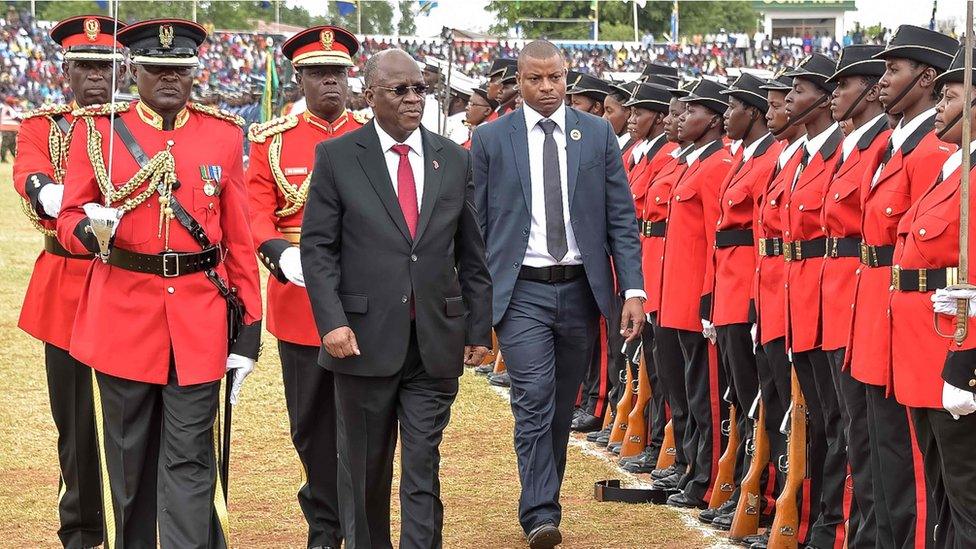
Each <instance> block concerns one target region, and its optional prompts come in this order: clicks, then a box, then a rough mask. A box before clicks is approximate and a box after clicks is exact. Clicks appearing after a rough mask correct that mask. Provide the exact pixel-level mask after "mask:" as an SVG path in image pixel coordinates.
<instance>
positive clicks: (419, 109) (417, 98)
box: [363, 49, 427, 143]
mask: <svg viewBox="0 0 976 549" xmlns="http://www.w3.org/2000/svg"><path fill="white" fill-rule="evenodd" d="M363 80H364V81H365V84H366V88H365V89H364V90H363V98H364V99H366V104H367V105H369V106H370V108H372V109H373V115H374V120H375V121H376V123H377V124H378V125H379V126H380V127H381V128H383V130H384V131H385V132H386V133H388V134H389V135H390V136H391V137H393V138H394V139H396V140H397V141H398V142H400V143H403V142H404V141H405V140H406V139H407V137H408V136H409V135H410V134H411V133H412V132H414V131H415V130H416V129H417V128H418V127H419V126H420V119H421V117H422V116H423V114H424V100H425V98H424V93H425V91H426V88H427V85H426V84H425V83H424V75H423V73H421V72H420V67H418V66H417V62H416V61H414V60H413V57H410V56H409V55H408V54H407V53H406V52H405V51H403V50H397V49H391V50H384V51H381V52H379V53H377V54H376V55H373V56H372V57H370V58H369V60H368V61H366V67H365V68H364V69H363Z"/></svg>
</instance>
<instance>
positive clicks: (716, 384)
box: [676, 330, 729, 499]
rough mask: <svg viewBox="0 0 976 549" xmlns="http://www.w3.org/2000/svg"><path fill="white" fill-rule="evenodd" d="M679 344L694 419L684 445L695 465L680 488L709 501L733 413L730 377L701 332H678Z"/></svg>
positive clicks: (692, 464)
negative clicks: (727, 399) (726, 401)
mask: <svg viewBox="0 0 976 549" xmlns="http://www.w3.org/2000/svg"><path fill="white" fill-rule="evenodd" d="M678 341H679V342H680V344H681V354H682V356H684V366H685V370H684V382H685V393H686V394H687V395H688V411H689V418H690V421H689V422H688V425H689V426H688V429H686V430H685V439H684V445H685V453H686V454H687V455H688V456H689V458H690V465H691V467H689V468H688V472H687V473H686V474H685V475H684V477H682V479H681V481H680V482H679V483H678V488H679V489H681V490H682V491H684V493H685V494H686V495H688V496H689V497H691V498H694V499H706V498H708V496H709V492H710V489H711V487H712V485H713V483H714V480H715V475H716V474H717V473H718V459H719V455H720V454H721V453H722V432H721V431H722V430H721V424H722V422H723V421H725V420H726V419H728V413H729V409H728V406H724V405H723V402H722V395H723V394H724V393H725V389H726V386H727V382H726V379H725V377H726V376H725V371H724V368H723V367H722V366H721V365H719V364H718V362H719V361H718V357H717V356H715V355H714V350H709V344H708V340H707V339H705V337H704V336H702V334H701V332H690V331H686V330H678ZM710 355H711V356H710ZM676 440H677V439H676Z"/></svg>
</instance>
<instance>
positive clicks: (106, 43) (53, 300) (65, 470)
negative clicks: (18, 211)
mask: <svg viewBox="0 0 976 549" xmlns="http://www.w3.org/2000/svg"><path fill="white" fill-rule="evenodd" d="M116 25H118V28H120V29H121V28H123V27H124V26H125V25H123V24H122V23H118V22H116V21H115V20H114V19H112V18H109V17H103V16H99V15H88V16H80V17H73V18H70V19H65V20H64V21H61V22H60V23H58V24H57V25H55V26H54V28H52V29H51V38H52V39H53V40H54V41H55V42H57V43H59V44H60V45H61V47H62V48H63V50H64V63H63V65H62V69H63V71H64V73H65V75H66V76H67V78H68V81H69V84H70V86H71V90H72V91H73V92H74V96H75V100H74V101H73V102H72V103H71V104H70V105H53V106H48V107H44V108H41V109H37V110H35V111H31V112H29V113H26V114H25V115H24V116H23V121H22V122H21V125H20V131H19V132H18V134H17V157H16V159H15V161H14V171H13V179H14V186H15V187H16V188H17V192H18V193H20V195H21V197H22V198H23V200H24V202H23V205H24V211H25V212H26V213H27V215H28V217H29V218H30V220H31V222H32V223H33V225H34V227H35V228H37V230H38V231H40V232H41V233H42V234H43V235H44V250H43V251H41V253H40V255H39V256H38V258H37V261H36V263H35V264H34V272H33V274H32V275H31V279H30V283H29V284H28V286H27V293H26V295H25V296H24V304H23V307H21V310H20V321H19V323H18V325H19V326H20V328H21V329H22V330H24V331H25V332H27V333H29V334H30V335H32V336H34V337H35V338H37V339H39V340H41V341H43V342H44V362H45V366H46V369H47V382H48V394H49V396H50V400H51V415H52V416H53V417H54V425H55V427H56V428H57V429H58V463H59V465H60V471H61V490H62V494H61V496H60V498H59V500H58V515H59V518H60V523H61V526H60V528H59V529H58V537H59V538H60V539H61V543H62V544H63V545H64V546H65V547H72V548H74V547H94V546H96V545H99V544H101V543H102V540H103V530H102V515H101V508H102V500H101V488H100V487H99V485H98V454H97V449H96V444H95V421H94V415H93V408H92V379H91V376H92V373H91V368H89V367H87V366H85V365H84V364H82V363H81V362H78V361H76V360H75V359H73V358H71V356H70V355H69V354H68V350H67V349H68V344H69V342H70V341H71V325H72V323H73V322H74V318H75V311H77V309H78V299H79V297H80V294H81V288H82V285H83V284H84V281H85V273H87V272H88V264H89V263H91V260H92V258H93V256H92V254H91V253H84V254H72V253H70V252H68V251H67V250H65V249H64V247H63V246H61V244H59V243H58V240H57V238H56V235H55V230H54V226H55V218H56V217H57V216H58V213H59V212H60V209H61V200H62V196H63V193H64V186H63V185H62V182H63V179H64V172H65V169H66V168H67V152H68V139H69V135H70V132H71V127H72V125H73V124H74V122H75V117H74V116H73V115H72V114H71V111H72V110H74V109H75V108H78V107H86V106H88V105H92V104H96V103H105V102H107V101H109V100H110V99H111V97H112V80H113V74H112V73H113V71H118V72H117V73H116V74H115V75H114V76H115V79H116V81H118V80H119V79H120V77H121V76H122V73H123V67H122V65H121V63H120V62H121V61H122V60H123V58H122V53H121V47H120V46H119V45H118V44H117V43H116V42H115V39H114V38H113V31H114V30H115V27H116ZM113 61H114V62H115V63H113Z"/></svg>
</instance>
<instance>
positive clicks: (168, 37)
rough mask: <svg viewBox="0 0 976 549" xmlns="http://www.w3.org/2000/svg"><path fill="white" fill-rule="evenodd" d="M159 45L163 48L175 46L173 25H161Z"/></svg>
mask: <svg viewBox="0 0 976 549" xmlns="http://www.w3.org/2000/svg"><path fill="white" fill-rule="evenodd" d="M159 45H160V46H161V47H162V48H163V49H169V48H172V47H173V25H160V26H159Z"/></svg>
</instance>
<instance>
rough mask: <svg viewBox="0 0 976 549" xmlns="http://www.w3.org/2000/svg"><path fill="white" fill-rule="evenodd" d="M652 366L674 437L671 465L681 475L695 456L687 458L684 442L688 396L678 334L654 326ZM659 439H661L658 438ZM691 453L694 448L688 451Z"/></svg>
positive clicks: (676, 331)
mask: <svg viewBox="0 0 976 549" xmlns="http://www.w3.org/2000/svg"><path fill="white" fill-rule="evenodd" d="M654 364H655V365H656V366H657V375H658V377H659V378H660V379H661V387H662V388H663V389H664V398H665V399H666V400H667V404H668V408H670V410H671V431H672V433H673V434H674V449H675V455H674V465H675V467H676V468H677V470H678V471H682V472H684V470H685V469H686V468H687V467H688V464H689V463H690V459H691V457H692V456H694V455H695V454H694V453H692V454H690V455H689V454H688V453H687V452H686V448H685V440H686V439H687V438H688V437H687V436H686V432H687V431H688V423H689V422H690V418H689V412H688V394H687V392H686V391H685V358H684V355H682V354H681V342H680V341H679V340H678V330H675V329H674V328H663V327H661V326H658V325H657V323H655V324H654ZM662 439H663V435H662ZM691 450H692V451H694V450H695V448H692V449H691Z"/></svg>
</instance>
